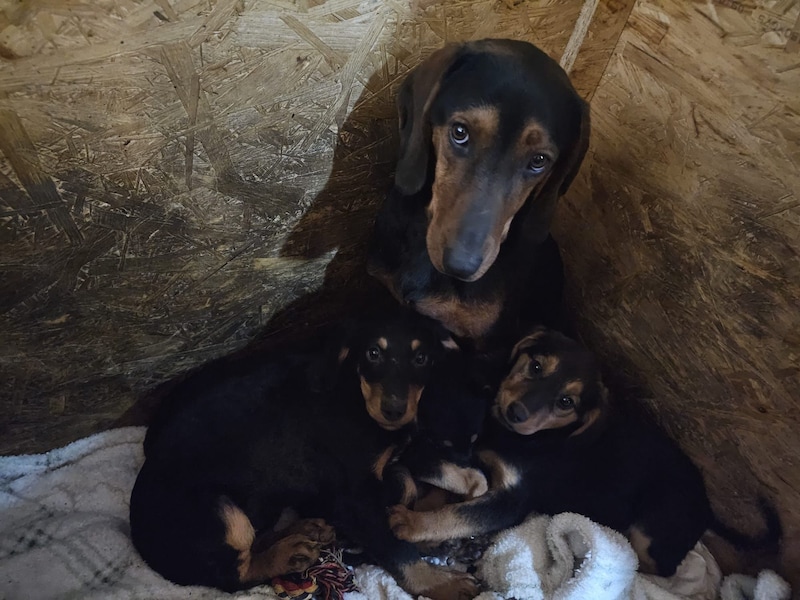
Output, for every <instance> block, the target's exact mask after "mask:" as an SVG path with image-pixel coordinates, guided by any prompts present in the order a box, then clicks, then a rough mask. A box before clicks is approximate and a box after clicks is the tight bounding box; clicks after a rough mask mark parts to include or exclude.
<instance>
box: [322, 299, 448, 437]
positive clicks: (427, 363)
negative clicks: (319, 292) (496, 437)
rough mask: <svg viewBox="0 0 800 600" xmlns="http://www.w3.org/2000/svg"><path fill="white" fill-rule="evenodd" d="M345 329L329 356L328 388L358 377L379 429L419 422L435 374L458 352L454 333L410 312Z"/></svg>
mask: <svg viewBox="0 0 800 600" xmlns="http://www.w3.org/2000/svg"><path fill="white" fill-rule="evenodd" d="M346 329H347V331H346V333H344V335H342V336H341V337H340V338H339V341H338V342H337V343H336V344H335V350H334V349H331V350H329V352H328V354H329V356H328V357H327V359H326V363H327V364H326V367H325V369H326V373H325V374H324V375H323V377H324V383H323V387H326V388H332V387H333V386H334V385H335V383H336V381H337V380H338V379H339V374H340V373H342V372H349V374H350V375H353V374H355V375H357V378H358V382H359V387H360V389H361V394H362V395H363V398H364V402H365V404H366V409H367V412H368V413H369V415H370V417H372V419H373V420H375V422H377V423H378V425H380V426H381V427H383V428H384V429H387V430H390V431H393V430H396V429H400V428H401V427H403V426H405V425H408V424H409V423H411V422H413V421H415V420H416V418H417V409H418V406H419V400H420V397H421V396H422V392H423V390H424V388H425V385H426V383H427V382H428V380H429V378H430V376H431V373H432V371H433V369H434V368H435V366H436V365H437V363H439V362H440V361H441V360H442V359H443V358H444V355H445V353H446V352H448V351H453V350H456V349H457V346H456V345H455V343H454V342H453V340H452V338H451V337H450V335H449V333H448V332H447V331H446V330H445V329H444V328H443V327H441V326H440V325H439V324H438V323H435V322H434V321H432V320H430V319H427V318H426V317H422V316H421V315H416V314H414V313H411V312H410V311H403V312H402V314H401V315H400V316H393V317H390V318H382V319H371V320H367V321H364V322H361V323H358V324H349V325H348V326H346ZM312 379H314V378H313V377H312ZM317 379H318V378H317ZM315 387H318V388H319V387H320V386H319V385H317V386H315ZM348 389H349V388H348Z"/></svg>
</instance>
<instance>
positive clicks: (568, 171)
mask: <svg viewBox="0 0 800 600" xmlns="http://www.w3.org/2000/svg"><path fill="white" fill-rule="evenodd" d="M577 102H578V106H579V108H578V115H576V117H578V118H579V119H580V127H579V130H578V133H577V135H576V138H575V139H574V140H573V143H572V144H571V145H570V147H568V148H566V149H565V150H564V152H563V153H562V154H561V156H559V157H558V160H557V161H556V165H555V168H554V169H553V172H552V173H550V176H549V177H548V178H547V181H545V183H544V186H542V188H541V189H538V190H536V189H535V190H534V191H533V192H532V193H531V195H530V196H529V197H528V201H527V204H528V206H529V207H530V208H529V210H528V213H527V214H526V216H525V228H526V230H527V232H528V235H529V236H530V237H531V238H532V239H534V240H537V241H538V242H543V241H544V240H545V238H546V237H547V234H548V233H549V232H550V223H551V222H552V220H553V215H554V214H555V210H556V205H557V203H558V199H559V197H561V196H563V195H564V194H566V193H567V190H568V189H569V187H570V186H571V185H572V182H573V181H574V180H575V177H576V176H577V175H578V171H580V168H581V164H582V163H583V159H584V157H585V156H586V152H587V150H588V149H589V138H590V133H591V115H590V111H589V105H588V104H587V103H586V102H585V101H584V100H583V99H582V98H577Z"/></svg>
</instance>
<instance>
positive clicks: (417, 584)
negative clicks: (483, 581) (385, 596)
mask: <svg viewBox="0 0 800 600" xmlns="http://www.w3.org/2000/svg"><path fill="white" fill-rule="evenodd" d="M403 588H404V589H405V590H406V591H408V592H409V593H411V594H412V595H413V596H416V595H422V596H425V597H427V598H431V600H471V599H472V598H474V597H475V596H477V595H478V593H479V591H480V588H479V586H478V582H477V580H476V579H475V578H474V577H472V575H470V574H468V573H462V572H459V571H450V570H448V569H439V568H436V567H433V566H431V565H428V564H425V563H422V562H419V563H415V564H411V565H408V566H407V567H405V568H404V569H403Z"/></svg>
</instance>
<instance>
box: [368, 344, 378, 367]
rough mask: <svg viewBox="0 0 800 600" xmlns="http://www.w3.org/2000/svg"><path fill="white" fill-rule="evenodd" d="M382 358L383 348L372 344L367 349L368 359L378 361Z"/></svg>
mask: <svg viewBox="0 0 800 600" xmlns="http://www.w3.org/2000/svg"><path fill="white" fill-rule="evenodd" d="M380 359H381V349H380V348H378V347H377V346H372V347H371V348H369V349H368V350H367V360H368V361H369V362H372V363H376V362H378V361H379V360H380Z"/></svg>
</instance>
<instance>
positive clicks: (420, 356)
mask: <svg viewBox="0 0 800 600" xmlns="http://www.w3.org/2000/svg"><path fill="white" fill-rule="evenodd" d="M414 364H415V365H416V366H418V367H424V366H425V365H427V364H428V355H427V354H425V353H424V352H417V353H416V354H415V355H414Z"/></svg>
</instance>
